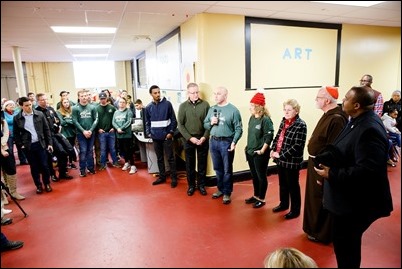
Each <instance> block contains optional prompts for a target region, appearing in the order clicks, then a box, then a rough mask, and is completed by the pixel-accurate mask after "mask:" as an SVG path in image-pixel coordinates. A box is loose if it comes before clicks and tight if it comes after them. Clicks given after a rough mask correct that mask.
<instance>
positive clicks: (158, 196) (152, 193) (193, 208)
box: [1, 163, 401, 268]
mask: <svg viewBox="0 0 402 269" xmlns="http://www.w3.org/2000/svg"><path fill="white" fill-rule="evenodd" d="M136 165H137V167H138V169H139V171H138V172H137V173H136V174H134V175H129V174H128V172H127V171H126V172H123V171H121V169H118V168H112V167H109V168H108V169H107V170H105V171H101V172H97V174H95V175H88V176H87V177H85V178H80V177H79V175H78V173H79V172H78V170H71V171H70V174H71V175H73V176H74V179H72V180H69V181H67V180H62V181H60V182H55V183H52V188H53V191H52V192H50V193H46V192H45V193H43V194H41V195H38V194H36V193H35V190H36V189H35V186H34V184H33V181H32V178H31V175H30V171H29V166H18V168H17V175H18V189H19V192H20V193H21V194H23V195H24V196H26V200H24V201H20V205H21V206H22V207H23V209H24V210H25V211H26V212H27V213H28V216H27V217H24V215H23V214H22V212H21V211H20V210H19V208H18V207H17V206H16V205H15V204H14V203H13V202H10V204H9V205H7V206H6V208H9V209H12V210H13V212H12V213H11V214H9V215H7V216H9V217H11V218H13V223H12V224H11V225H7V226H2V227H1V230H2V232H4V233H5V234H6V236H7V237H8V238H9V239H11V240H22V241H24V242H25V244H24V247H23V248H21V249H19V250H13V251H8V252H4V253H2V254H1V267H2V268H51V267H56V268H63V267H74V268H79V267H81V268H83V267H87V268H88V267H102V268H110V267H143V268H151V267H181V268H189V267H200V268H201V267H202V268H206V267H208V268H217V267H221V268H223V267H239V268H244V267H246V268H261V267H263V265H262V262H263V260H264V257H265V256H266V255H267V253H269V252H271V251H273V250H275V249H276V248H278V247H283V246H291V247H296V248H298V249H300V250H301V251H303V252H305V253H306V254H308V255H310V256H311V257H312V258H313V259H315V261H316V262H317V264H318V266H319V267H321V268H333V267H336V261H335V256H334V253H333V249H332V245H323V244H319V243H313V242H311V241H309V240H307V238H306V235H305V234H304V233H303V231H302V220H303V219H302V216H300V217H299V218H297V219H292V220H285V219H284V217H283V215H284V214H285V213H286V211H285V212H280V213H273V212H272V208H273V207H274V206H276V205H277V204H278V178H277V176H276V175H270V176H269V177H268V180H269V188H268V193H267V204H266V205H265V206H264V207H262V208H259V209H254V208H252V205H246V204H245V203H244V199H245V198H248V197H249V196H250V195H251V194H252V185H251V180H248V181H243V182H239V183H235V186H234V192H233V194H232V203H231V204H229V205H224V204H222V200H221V199H217V200H214V199H211V194H212V193H213V192H214V191H215V190H216V187H208V188H207V191H208V195H207V196H201V194H200V193H199V192H196V193H195V194H194V195H193V196H191V197H189V196H187V194H186V190H187V184H186V179H185V176H184V173H183V172H181V179H179V185H178V187H177V188H175V189H172V188H171V187H170V179H168V182H167V183H166V184H163V185H158V186H152V184H151V183H152V181H154V180H155V177H153V175H151V174H148V172H147V169H146V164H144V163H136ZM388 170H389V178H390V182H391V186H392V194H393V201H394V211H393V212H392V215H391V216H390V217H388V218H383V219H380V220H378V221H376V222H375V223H374V224H373V225H372V226H371V227H370V228H369V230H368V231H367V232H366V233H365V234H364V237H363V244H362V267H366V268H400V267H401V214H400V213H401V206H400V205H401V167H400V163H398V166H397V167H395V168H392V167H389V169H388ZM305 173H306V171H305V170H302V172H301V176H300V184H301V186H302V196H303V197H304V186H305V176H306V175H305ZM303 200H304V199H303Z"/></svg>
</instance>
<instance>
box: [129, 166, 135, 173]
mask: <svg viewBox="0 0 402 269" xmlns="http://www.w3.org/2000/svg"><path fill="white" fill-rule="evenodd" d="M135 173H137V167H135V165H132V166H131V168H130V172H129V174H135Z"/></svg>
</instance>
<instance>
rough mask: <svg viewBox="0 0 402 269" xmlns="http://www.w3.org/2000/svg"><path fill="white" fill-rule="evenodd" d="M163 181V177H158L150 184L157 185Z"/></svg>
mask: <svg viewBox="0 0 402 269" xmlns="http://www.w3.org/2000/svg"><path fill="white" fill-rule="evenodd" d="M165 182H166V180H165V179H160V178H158V179H157V180H155V181H154V182H152V185H159V184H162V183H165Z"/></svg>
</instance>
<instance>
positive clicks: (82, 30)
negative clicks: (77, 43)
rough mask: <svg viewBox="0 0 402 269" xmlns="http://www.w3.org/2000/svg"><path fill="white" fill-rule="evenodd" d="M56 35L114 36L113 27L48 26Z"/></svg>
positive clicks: (114, 29) (114, 30)
mask: <svg viewBox="0 0 402 269" xmlns="http://www.w3.org/2000/svg"><path fill="white" fill-rule="evenodd" d="M50 28H52V30H53V31H54V32H56V33H70V34H114V33H116V28H115V27H69V26H50Z"/></svg>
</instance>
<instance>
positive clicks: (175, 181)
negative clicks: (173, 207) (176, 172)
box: [170, 179, 177, 188]
mask: <svg viewBox="0 0 402 269" xmlns="http://www.w3.org/2000/svg"><path fill="white" fill-rule="evenodd" d="M170 187H172V188H176V187H177V179H176V180H173V181H172V182H171V183H170Z"/></svg>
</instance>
